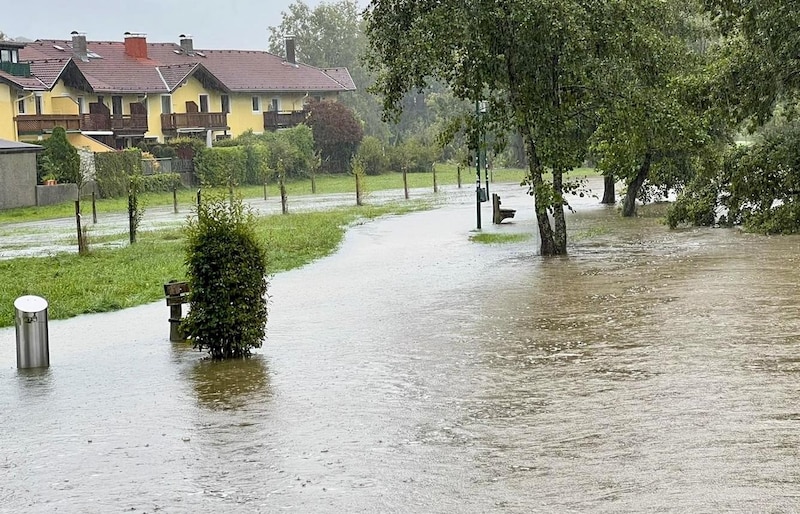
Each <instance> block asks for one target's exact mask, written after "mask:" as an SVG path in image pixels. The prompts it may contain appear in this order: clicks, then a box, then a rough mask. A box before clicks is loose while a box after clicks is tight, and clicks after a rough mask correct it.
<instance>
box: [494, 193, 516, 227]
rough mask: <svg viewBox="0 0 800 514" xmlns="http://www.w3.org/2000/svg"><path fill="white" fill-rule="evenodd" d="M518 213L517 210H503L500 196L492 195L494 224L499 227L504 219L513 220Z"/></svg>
mask: <svg viewBox="0 0 800 514" xmlns="http://www.w3.org/2000/svg"><path fill="white" fill-rule="evenodd" d="M516 213H517V211H516V209H501V208H500V195H498V194H497V193H492V223H494V224H495V225H499V224H500V223H502V222H503V220H504V219H506V218H513V217H514V215H515V214H516Z"/></svg>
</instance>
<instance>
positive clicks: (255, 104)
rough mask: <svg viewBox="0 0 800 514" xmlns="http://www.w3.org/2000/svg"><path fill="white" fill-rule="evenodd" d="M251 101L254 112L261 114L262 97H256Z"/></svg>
mask: <svg viewBox="0 0 800 514" xmlns="http://www.w3.org/2000/svg"><path fill="white" fill-rule="evenodd" d="M250 101H251V102H252V104H253V112H261V97H260V96H254V97H252V98H251V100H250Z"/></svg>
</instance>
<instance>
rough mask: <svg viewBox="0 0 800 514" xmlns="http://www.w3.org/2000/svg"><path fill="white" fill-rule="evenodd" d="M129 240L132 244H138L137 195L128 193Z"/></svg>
mask: <svg viewBox="0 0 800 514" xmlns="http://www.w3.org/2000/svg"><path fill="white" fill-rule="evenodd" d="M128 238H129V240H130V243H131V244H134V243H135V242H136V195H135V194H134V193H133V192H129V193H128Z"/></svg>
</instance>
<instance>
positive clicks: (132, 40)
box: [125, 32, 147, 59]
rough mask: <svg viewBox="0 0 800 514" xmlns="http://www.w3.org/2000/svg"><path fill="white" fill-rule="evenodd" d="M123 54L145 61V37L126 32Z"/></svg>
mask: <svg viewBox="0 0 800 514" xmlns="http://www.w3.org/2000/svg"><path fill="white" fill-rule="evenodd" d="M125 54H126V55H128V56H130V57H133V58H135V59H147V37H146V36H145V35H144V34H136V33H131V32H126V33H125Z"/></svg>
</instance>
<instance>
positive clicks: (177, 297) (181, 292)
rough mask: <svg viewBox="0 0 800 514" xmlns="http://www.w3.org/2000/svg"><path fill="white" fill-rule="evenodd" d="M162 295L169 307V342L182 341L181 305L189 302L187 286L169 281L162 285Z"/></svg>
mask: <svg viewBox="0 0 800 514" xmlns="http://www.w3.org/2000/svg"><path fill="white" fill-rule="evenodd" d="M164 295H165V296H166V297H167V306H169V340H170V341H172V342H179V341H184V340H185V339H186V338H185V337H184V336H183V331H182V330H181V322H182V321H183V304H184V303H187V302H188V301H189V284H188V283H186V282H177V281H175V280H171V281H169V282H167V283H166V284H164Z"/></svg>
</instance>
